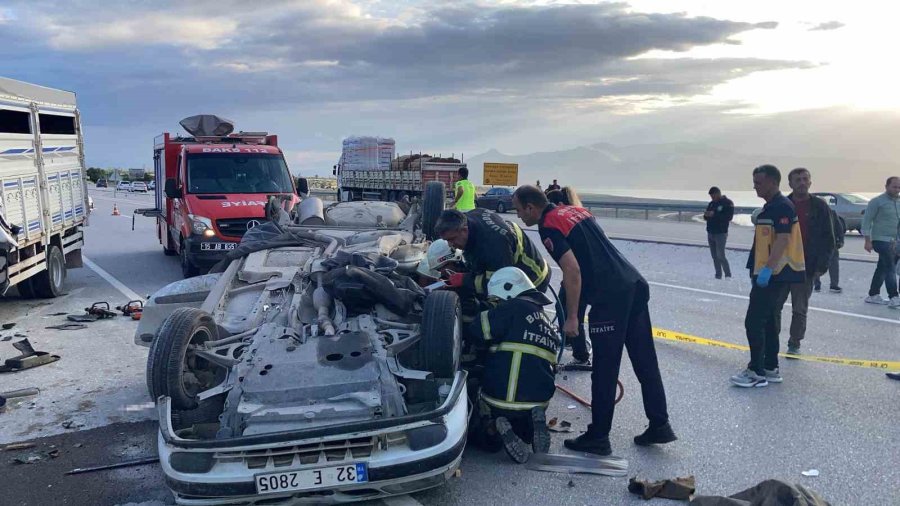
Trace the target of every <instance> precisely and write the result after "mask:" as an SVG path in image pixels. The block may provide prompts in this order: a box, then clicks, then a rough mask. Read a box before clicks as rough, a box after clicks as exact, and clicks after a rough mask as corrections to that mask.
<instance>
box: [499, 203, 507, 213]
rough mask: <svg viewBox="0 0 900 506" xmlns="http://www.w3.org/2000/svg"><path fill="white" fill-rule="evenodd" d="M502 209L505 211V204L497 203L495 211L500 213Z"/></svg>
mask: <svg viewBox="0 0 900 506" xmlns="http://www.w3.org/2000/svg"><path fill="white" fill-rule="evenodd" d="M504 211H506V206H504V205H503V204H497V212H498V213H502V212H504Z"/></svg>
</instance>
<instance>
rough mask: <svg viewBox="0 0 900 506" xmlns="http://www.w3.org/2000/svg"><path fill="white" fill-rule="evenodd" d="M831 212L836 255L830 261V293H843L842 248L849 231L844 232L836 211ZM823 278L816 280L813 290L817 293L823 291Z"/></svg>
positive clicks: (832, 255) (833, 254)
mask: <svg viewBox="0 0 900 506" xmlns="http://www.w3.org/2000/svg"><path fill="white" fill-rule="evenodd" d="M830 211H831V228H832V230H834V253H832V254H831V260H829V261H828V278H829V281H830V282H831V283H830V285H829V287H828V291H830V292H831V293H841V292H843V291H844V290H843V289H842V288H841V283H840V282H841V248H843V247H844V236H845V235H847V231H846V230H844V224H843V223H841V219H840V217H839V216H838V214H837V213H836V212H835V211H834V209H830ZM819 278H821V276H819V277H817V278H816V282H815V285H813V290H814V291H816V292H821V291H822V283H821V281H820V280H819Z"/></svg>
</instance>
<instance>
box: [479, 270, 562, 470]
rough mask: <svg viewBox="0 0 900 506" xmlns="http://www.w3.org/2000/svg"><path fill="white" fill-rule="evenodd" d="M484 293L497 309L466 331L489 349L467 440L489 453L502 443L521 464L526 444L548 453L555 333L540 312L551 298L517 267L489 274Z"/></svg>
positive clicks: (550, 321) (556, 336)
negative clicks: (548, 416) (471, 440)
mask: <svg viewBox="0 0 900 506" xmlns="http://www.w3.org/2000/svg"><path fill="white" fill-rule="evenodd" d="M487 294H488V297H490V298H491V299H496V300H498V301H499V303H498V305H497V306H496V307H494V308H492V309H489V310H487V311H483V312H481V313H480V315H479V317H478V318H476V320H475V321H474V322H472V323H470V324H469V326H468V329H467V330H468V335H469V336H471V337H472V339H474V340H475V341H476V342H479V343H482V344H483V346H486V347H487V348H488V353H487V356H486V358H485V363H484V372H483V376H482V378H481V389H480V391H479V393H478V396H477V406H478V412H477V413H475V416H474V417H473V425H474V427H473V428H474V430H473V432H472V436H473V438H474V440H475V443H476V444H478V445H479V446H482V447H484V448H485V449H488V450H493V451H497V450H499V446H500V445H502V446H503V448H504V449H505V450H506V453H507V454H509V456H510V457H511V458H512V459H513V460H515V461H516V462H518V463H524V462H526V461H527V460H528V457H529V455H530V453H529V451H528V443H530V444H531V448H532V451H533V452H534V453H547V452H549V451H550V432H549V431H548V430H547V421H546V415H545V411H546V409H547V405H548V404H549V402H550V399H551V398H552V397H553V392H554V390H555V388H556V386H555V384H554V371H553V366H554V365H555V364H556V357H557V353H558V351H559V345H560V339H559V334H558V332H557V330H556V326H555V325H554V324H553V321H552V320H551V318H550V316H548V315H547V313H546V312H545V311H544V306H546V305H548V304H551V301H550V299H548V298H547V296H546V295H544V294H543V293H541V292H540V291H538V290H537V289H535V286H534V284H533V283H532V281H531V279H529V277H528V276H527V275H526V274H525V273H524V272H522V271H521V270H520V269H518V268H516V267H504V268H501V269H499V270H497V271H496V272H495V273H493V276H491V279H490V281H488V284H487ZM526 441H527V442H528V443H526Z"/></svg>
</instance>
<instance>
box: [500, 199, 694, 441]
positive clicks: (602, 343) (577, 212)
mask: <svg viewBox="0 0 900 506" xmlns="http://www.w3.org/2000/svg"><path fill="white" fill-rule="evenodd" d="M513 207H515V208H516V212H517V213H518V215H519V218H521V219H522V221H523V222H524V223H525V224H526V225H528V226H531V225H538V232H539V233H540V235H541V239H542V240H543V241H544V246H545V247H546V248H547V251H548V252H549V253H550V255H551V256H552V257H553V259H554V260H556V262H557V263H558V264H559V266H560V268H561V269H562V271H563V281H562V284H563V287H564V288H565V290H566V305H567V306H568V307H567V308H566V321H565V324H564V325H563V331H564V332H565V334H566V336H567V337H574V336H577V335H578V327H580V326H581V325H583V322H582V321H579V319H578V309H579V305H580V303H581V300H582V299H583V300H584V302H585V303H587V304H588V305H590V306H591V309H590V311H589V312H588V335H589V337H590V338H591V343H592V344H593V349H594V360H593V371H592V373H591V397H592V402H591V404H592V408H591V414H592V423H591V424H590V425H589V426H588V430H587V432H585V433H584V434H582V435H581V436H579V437H577V438H574V439H569V440H567V441H565V446H566V448H569V449H571V450H576V451H582V452H590V453H595V454H598V455H610V454H611V453H612V448H611V445H610V442H609V433H610V430H611V428H612V419H613V413H614V412H615V397H616V381H617V380H618V377H619V367H620V366H621V362H622V351H623V348H627V349H628V356H629V358H630V359H631V365H632V367H633V368H634V372H635V375H636V376H637V378H638V381H640V383H641V394H642V397H643V401H644V412H645V414H646V415H647V418H648V419H649V421H650V426H649V427H648V428H647V430H646V431H644V433H643V434H640V435H638V436H637V437H635V438H634V442H635V444H638V445H650V444H663V443H669V442H672V441H675V440H676V439H677V438H676V437H675V433H674V432H673V431H672V428H671V426H670V425H669V413H668V408H667V406H666V393H665V389H664V388H663V382H662V377H661V375H660V372H659V364H658V363H657V360H656V349H655V347H654V344H653V331H652V327H651V323H650V312H649V309H648V302H649V300H650V289H649V286H648V284H647V281H646V280H644V277H643V276H641V274H640V272H638V270H637V269H636V268H635V267H634V266H633V265H631V263H630V262H628V260H626V259H625V257H624V256H623V255H622V253H620V252H619V250H617V249H616V247H615V246H614V245H613V244H612V242H611V241H610V240H609V238H608V237H606V234H604V233H603V230H602V229H601V228H600V225H599V224H598V223H597V220H595V219H594V216H593V215H592V214H591V213H590V211H588V210H587V209H584V208H583V207H578V206H554V205H553V204H550V203H549V202H548V201H547V197H546V196H545V195H544V192H542V191H540V190H539V189H537V188H535V187H533V186H521V187H519V188H518V189H517V190H516V191H515V193H514V194H513Z"/></svg>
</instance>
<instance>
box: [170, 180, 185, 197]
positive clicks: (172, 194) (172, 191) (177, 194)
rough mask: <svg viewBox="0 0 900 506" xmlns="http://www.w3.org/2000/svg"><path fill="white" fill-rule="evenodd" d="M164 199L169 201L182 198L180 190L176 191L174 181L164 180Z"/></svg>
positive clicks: (176, 187)
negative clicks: (166, 198)
mask: <svg viewBox="0 0 900 506" xmlns="http://www.w3.org/2000/svg"><path fill="white" fill-rule="evenodd" d="M166 197H168V198H170V199H180V198H181V197H182V193H181V190H179V189H178V185H177V183H175V179H173V178H169V179H166Z"/></svg>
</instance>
